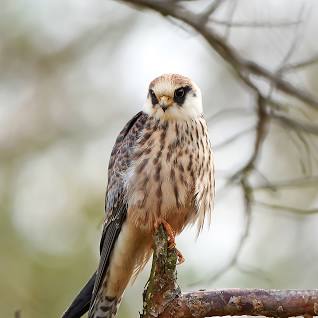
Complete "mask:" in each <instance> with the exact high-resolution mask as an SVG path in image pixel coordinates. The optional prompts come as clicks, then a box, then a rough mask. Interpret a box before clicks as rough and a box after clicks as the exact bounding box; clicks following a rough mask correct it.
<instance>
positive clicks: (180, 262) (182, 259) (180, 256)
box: [176, 249, 185, 265]
mask: <svg viewBox="0 0 318 318" xmlns="http://www.w3.org/2000/svg"><path fill="white" fill-rule="evenodd" d="M176 252H177V257H178V263H177V265H180V264H182V263H183V262H184V261H185V258H184V257H183V255H182V254H181V252H180V251H179V250H178V249H176Z"/></svg>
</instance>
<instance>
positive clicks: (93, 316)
mask: <svg viewBox="0 0 318 318" xmlns="http://www.w3.org/2000/svg"><path fill="white" fill-rule="evenodd" d="M120 302H121V297H120V298H115V297H107V296H100V297H98V298H96V301H95V303H94V304H93V305H92V306H91V308H90V311H89V313H88V318H114V317H116V314H117V310H118V307H119V305H120Z"/></svg>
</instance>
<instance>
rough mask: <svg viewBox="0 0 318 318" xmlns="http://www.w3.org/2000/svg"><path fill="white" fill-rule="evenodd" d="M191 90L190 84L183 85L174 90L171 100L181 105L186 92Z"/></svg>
mask: <svg viewBox="0 0 318 318" xmlns="http://www.w3.org/2000/svg"><path fill="white" fill-rule="evenodd" d="M190 90H191V88H190V86H184V87H180V88H178V89H176V90H175V91H174V96H173V100H174V101H175V102H176V103H177V104H178V105H179V106H181V105H182V104H183V102H184V100H185V98H186V94H187V93H188V92H189V91H190Z"/></svg>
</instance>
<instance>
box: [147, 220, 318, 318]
mask: <svg viewBox="0 0 318 318" xmlns="http://www.w3.org/2000/svg"><path fill="white" fill-rule="evenodd" d="M176 263H177V253H176V249H174V248H173V249H169V248H168V238H167V234H166V232H165V230H164V229H163V227H162V226H160V227H159V229H158V231H157V233H156V234H155V237H154V256H153V261H152V268H151V274H150V278H149V281H148V284H147V286H146V288H145V291H144V298H143V300H144V306H143V313H142V315H141V318H153V317H156V318H175V317H183V318H194V317H195V318H203V317H212V316H241V315H249V316H267V317H284V318H285V317H294V316H306V317H312V316H318V290H317V289H314V290H265V289H220V290H212V291H197V292H190V293H184V294H181V290H180V288H179V287H178V285H177V283H176V280H177V271H176Z"/></svg>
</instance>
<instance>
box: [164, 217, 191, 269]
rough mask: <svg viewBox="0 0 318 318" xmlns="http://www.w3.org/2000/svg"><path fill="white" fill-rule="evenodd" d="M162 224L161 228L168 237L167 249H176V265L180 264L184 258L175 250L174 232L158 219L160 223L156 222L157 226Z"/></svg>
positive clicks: (166, 223)
mask: <svg viewBox="0 0 318 318" xmlns="http://www.w3.org/2000/svg"><path fill="white" fill-rule="evenodd" d="M160 224H162V226H163V227H164V229H165V231H166V233H167V235H168V248H169V249H173V248H175V249H176V253H177V257H178V264H177V265H179V264H182V263H183V262H184V261H185V258H184V257H183V255H182V254H181V252H180V251H179V250H178V249H177V248H176V241H175V238H176V234H175V231H174V230H173V228H172V226H171V225H170V224H169V223H168V222H167V221H166V220H164V219H160V221H159V222H158V225H160Z"/></svg>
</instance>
